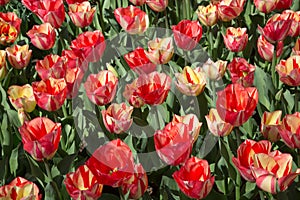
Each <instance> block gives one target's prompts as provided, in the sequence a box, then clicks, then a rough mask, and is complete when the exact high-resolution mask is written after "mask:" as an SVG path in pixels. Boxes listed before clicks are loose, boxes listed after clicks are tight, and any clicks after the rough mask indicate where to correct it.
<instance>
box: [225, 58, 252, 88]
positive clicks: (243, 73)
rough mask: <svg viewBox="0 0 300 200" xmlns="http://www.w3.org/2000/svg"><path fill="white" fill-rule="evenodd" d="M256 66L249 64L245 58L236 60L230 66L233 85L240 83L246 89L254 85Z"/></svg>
mask: <svg viewBox="0 0 300 200" xmlns="http://www.w3.org/2000/svg"><path fill="white" fill-rule="evenodd" d="M255 68H256V67H255V66H254V65H251V64H249V63H248V62H247V61H246V60H245V59H244V58H234V59H233V60H232V61H231V63H229V64H228V70H229V72H230V77H231V81H232V83H239V84H241V85H243V86H244V87H249V86H252V85H253V82H254V72H255Z"/></svg>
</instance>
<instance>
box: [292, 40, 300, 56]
mask: <svg viewBox="0 0 300 200" xmlns="http://www.w3.org/2000/svg"><path fill="white" fill-rule="evenodd" d="M293 55H299V56H300V38H298V39H297V40H296V42H295V46H294V48H293Z"/></svg>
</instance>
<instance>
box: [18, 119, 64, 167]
mask: <svg viewBox="0 0 300 200" xmlns="http://www.w3.org/2000/svg"><path fill="white" fill-rule="evenodd" d="M19 132H20V134H21V137H22V143H23V148H24V150H25V151H27V152H28V153H29V154H30V155H31V156H32V157H33V158H34V159H35V160H37V161H42V160H43V159H47V160H49V159H51V158H52V157H53V156H54V154H55V152H56V151H57V149H58V145H59V141H60V134H61V124H60V123H54V122H53V121H51V120H50V119H48V118H46V117H37V118H34V119H33V120H31V121H25V122H24V124H23V125H22V126H21V127H20V128H19Z"/></svg>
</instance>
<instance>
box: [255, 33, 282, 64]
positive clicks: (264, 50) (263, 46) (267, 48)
mask: <svg viewBox="0 0 300 200" xmlns="http://www.w3.org/2000/svg"><path fill="white" fill-rule="evenodd" d="M274 48H275V47H274V45H273V44H271V43H270V42H268V41H267V40H266V38H265V37H264V36H262V35H261V36H259V38H258V40H257V50H258V53H259V55H260V57H262V58H263V59H264V60H266V61H269V62H271V61H272V59H273V54H274ZM282 52H283V42H282V41H279V42H278V43H277V47H276V57H277V58H278V57H280V56H281V54H282Z"/></svg>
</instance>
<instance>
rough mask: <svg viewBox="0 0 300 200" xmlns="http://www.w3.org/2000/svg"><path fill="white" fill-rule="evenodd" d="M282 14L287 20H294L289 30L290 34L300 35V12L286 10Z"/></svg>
mask: <svg viewBox="0 0 300 200" xmlns="http://www.w3.org/2000/svg"><path fill="white" fill-rule="evenodd" d="M281 15H282V16H283V18H284V19H286V20H289V19H290V20H292V25H291V29H290V30H289V34H288V35H289V36H291V37H298V36H299V35H300V12H299V11H298V12H294V11H293V10H285V11H283V13H282V14H281Z"/></svg>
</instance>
